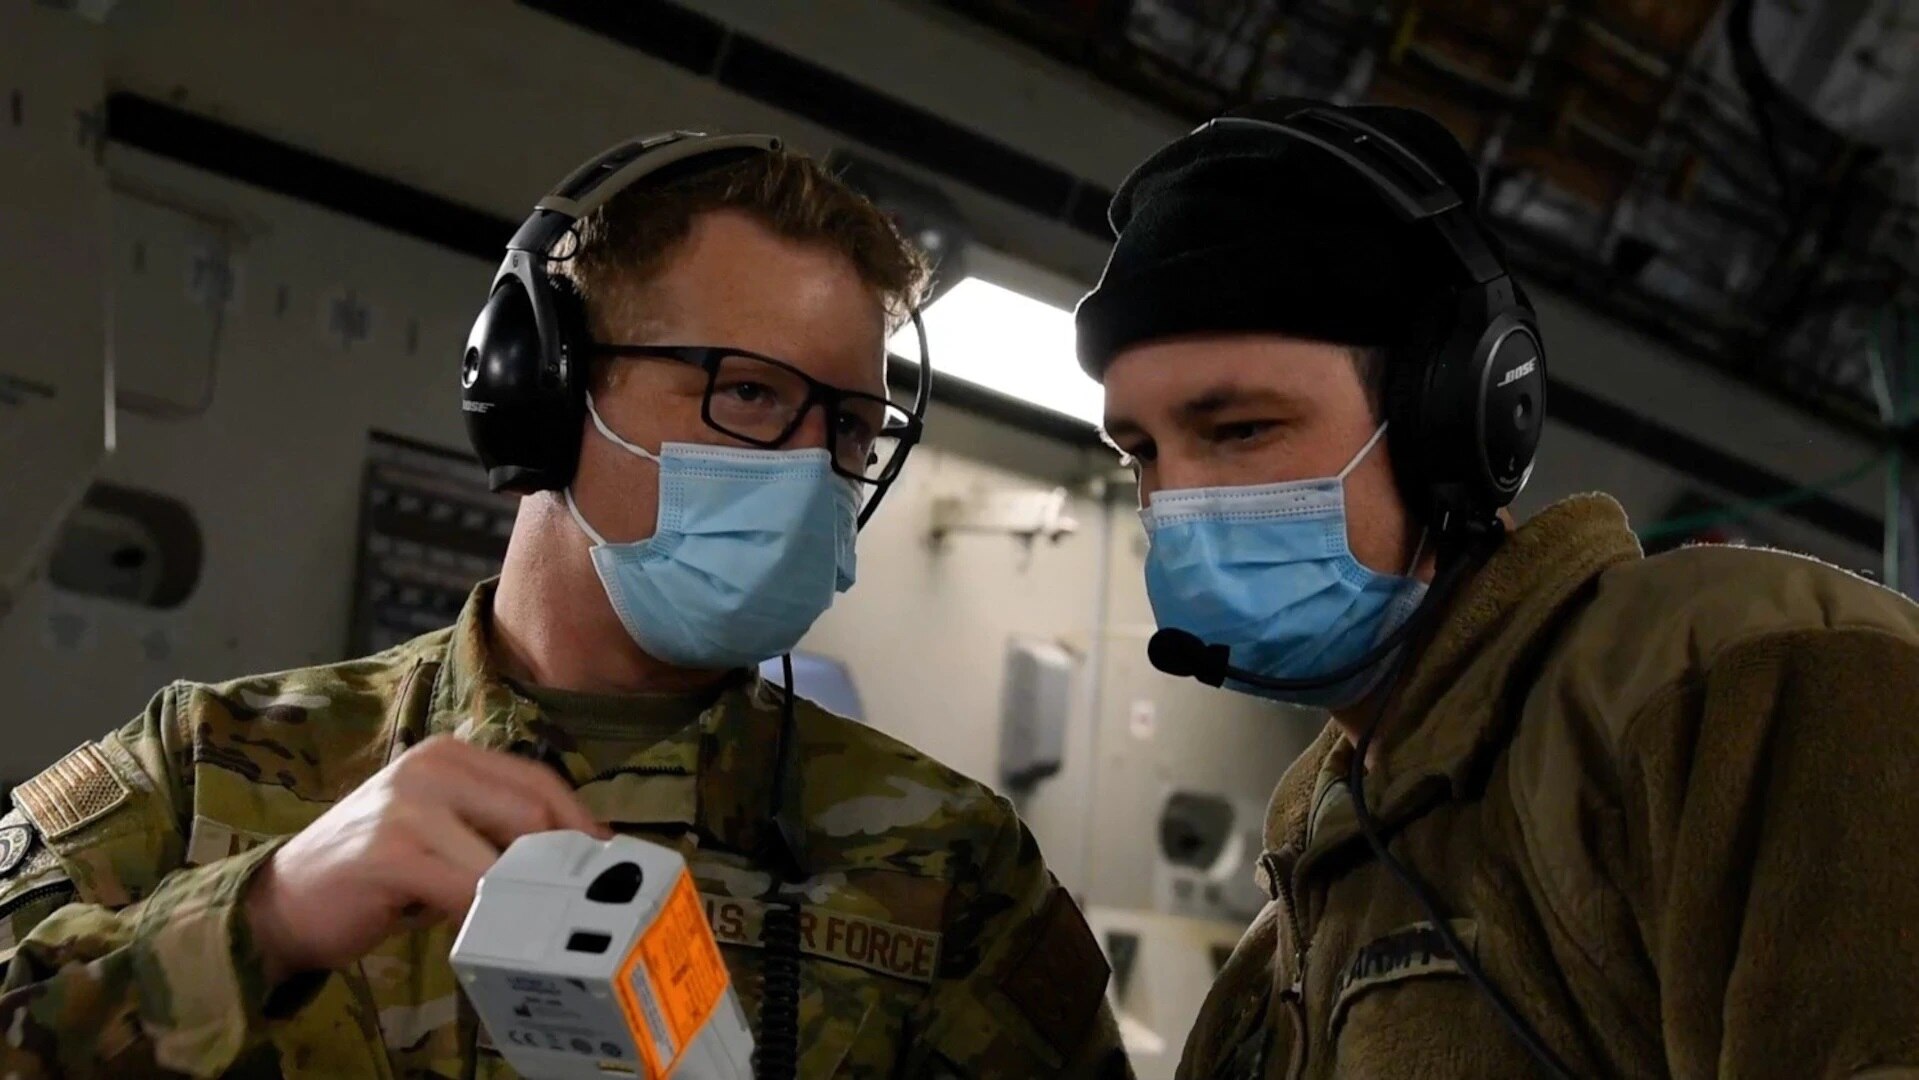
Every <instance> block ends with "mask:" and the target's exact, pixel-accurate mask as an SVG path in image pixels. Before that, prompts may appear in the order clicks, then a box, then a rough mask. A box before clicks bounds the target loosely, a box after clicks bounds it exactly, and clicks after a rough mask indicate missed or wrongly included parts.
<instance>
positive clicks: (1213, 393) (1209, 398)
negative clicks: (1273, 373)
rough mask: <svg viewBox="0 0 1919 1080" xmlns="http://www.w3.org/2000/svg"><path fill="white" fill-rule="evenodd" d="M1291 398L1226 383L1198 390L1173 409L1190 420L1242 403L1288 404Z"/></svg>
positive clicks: (1203, 418)
mask: <svg viewBox="0 0 1919 1080" xmlns="http://www.w3.org/2000/svg"><path fill="white" fill-rule="evenodd" d="M1292 400H1293V399H1292V398H1291V397H1289V396H1288V395H1286V394H1283V393H1280V392H1279V391H1277V390H1269V389H1266V388H1264V387H1257V386H1241V385H1238V384H1234V383H1227V384H1224V385H1220V386H1213V387H1208V388H1207V389H1205V390H1202V391H1200V392H1199V393H1197V394H1195V395H1193V396H1192V397H1190V398H1188V399H1186V400H1185V401H1184V402H1181V403H1180V405H1179V406H1178V407H1177V408H1175V409H1174V410H1173V411H1174V412H1175V413H1177V414H1179V417H1180V419H1182V420H1185V421H1187V422H1192V421H1195V420H1205V419H1208V418H1210V417H1211V416H1212V415H1213V414H1215V413H1220V412H1224V411H1226V410H1227V409H1232V408H1237V407H1240V406H1244V405H1289V404H1292Z"/></svg>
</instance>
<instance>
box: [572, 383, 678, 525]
mask: <svg viewBox="0 0 1919 1080" xmlns="http://www.w3.org/2000/svg"><path fill="white" fill-rule="evenodd" d="M586 415H588V416H590V417H592V418H593V426H594V427H595V428H597V429H599V432H600V434H601V435H602V436H605V438H606V440H607V441H608V442H610V443H612V444H613V445H615V446H617V447H619V448H620V449H622V450H625V451H626V452H627V453H629V454H633V455H635V456H637V457H642V458H645V459H646V460H648V461H650V462H652V463H653V464H655V465H659V464H662V462H661V461H660V456H659V455H658V454H655V453H654V452H653V451H651V450H648V449H647V448H646V447H644V446H639V445H637V444H634V443H630V442H627V441H626V440H625V439H622V438H620V437H619V436H618V435H617V434H615V433H614V431H613V429H612V428H610V427H607V426H606V421H604V420H602V419H600V410H598V409H596V408H594V407H593V395H592V394H588V395H586ZM565 494H566V509H567V512H568V513H570V514H572V515H573V521H574V522H575V523H576V524H578V525H579V527H580V531H581V532H584V533H585V534H586V535H587V537H588V538H589V539H591V540H592V541H593V546H594V547H605V546H606V537H604V536H601V535H600V533H599V530H597V529H595V528H594V527H593V526H591V525H588V524H587V523H586V515H585V514H582V513H580V504H579V503H577V502H575V501H574V500H573V485H571V484H568V485H567V486H566V492H565Z"/></svg>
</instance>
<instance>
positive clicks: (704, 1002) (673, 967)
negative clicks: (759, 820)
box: [619, 871, 728, 1080]
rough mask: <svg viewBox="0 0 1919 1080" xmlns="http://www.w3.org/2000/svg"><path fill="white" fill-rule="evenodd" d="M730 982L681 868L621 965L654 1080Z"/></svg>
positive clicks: (622, 984) (631, 1020)
mask: <svg viewBox="0 0 1919 1080" xmlns="http://www.w3.org/2000/svg"><path fill="white" fill-rule="evenodd" d="M727 983H728V976H727V973H726V963H725V961H723V960H721V959H720V947H719V945H718V944H717V943H716V942H715V941H714V940H713V930H712V928H711V927H710V926H708V925H707V922H706V912H705V911H704V910H703V909H702V908H701V906H700V896H699V893H698V892H696V891H695V890H694V888H693V878H692V875H690V874H688V873H686V872H685V871H681V872H680V876H679V880H677V881H675V882H674V883H673V887H672V889H671V890H669V891H668V892H667V895H666V903H665V904H664V905H663V906H662V907H661V908H660V913H659V915H658V916H657V917H656V918H655V919H654V920H653V925H652V926H649V927H647V928H646V932H645V933H643V934H641V935H640V940H639V941H638V942H637V943H636V944H635V945H634V947H633V951H632V952H631V953H629V954H628V955H627V958H626V962H625V963H623V964H621V965H620V981H619V999H620V1006H621V1009H622V1010H623V1011H624V1012H625V1013H626V1022H627V1027H628V1028H629V1029H631V1030H632V1032H633V1037H634V1041H635V1042H637V1043H639V1044H640V1056H641V1057H642V1058H644V1059H645V1061H646V1065H647V1073H646V1075H647V1076H648V1077H649V1080H652V1078H658V1077H664V1076H666V1074H667V1073H669V1072H671V1071H672V1069H673V1065H674V1064H675V1063H676V1062H677V1061H678V1060H679V1057H680V1055H681V1054H682V1053H684V1052H685V1051H686V1048H687V1047H688V1046H689V1045H691V1044H692V1042H693V1040H694V1039H695V1038H697V1037H698V1036H699V1033H700V1029H701V1028H702V1027H704V1026H705V1025H706V1021H707V1019H708V1018H709V1017H711V1016H712V1015H713V1010H715V1009H717V1008H718V1007H719V1004H720V999H721V998H722V997H724V996H725V995H726V988H727Z"/></svg>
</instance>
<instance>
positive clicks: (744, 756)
mask: <svg viewBox="0 0 1919 1080" xmlns="http://www.w3.org/2000/svg"><path fill="white" fill-rule="evenodd" d="M496 585H497V581H486V582H482V583H481V584H480V585H479V586H478V587H476V588H475V589H474V590H473V592H472V594H471V595H470V596H469V597H468V598H467V602H466V606H465V607H464V608H462V609H461V611H460V616H459V618H458V619H457V620H456V621H455V622H454V624H453V629H452V631H451V636H450V638H449V639H448V641H447V645H446V652H445V653H444V655H443V657H442V661H441V666H440V671H439V673H438V675H437V677H436V685H435V687H434V692H433V697H432V704H431V706H430V708H431V715H430V717H429V718H428V723H427V730H428V732H429V733H436V734H437V733H442V732H447V733H451V734H452V735H453V736H454V737H455V738H457V739H460V740H461V741H463V742H469V743H472V744H474V745H476V746H483V747H486V748H488V749H492V750H502V751H506V752H508V753H512V754H518V755H521V756H523V757H529V758H535V759H540V760H544V761H546V762H547V763H548V764H550V765H552V766H553V767H554V768H555V769H556V770H557V771H559V773H560V774H561V775H562V776H564V777H565V778H566V779H567V780H568V781H569V782H570V783H572V784H573V786H574V787H575V788H577V789H579V792H580V797H581V799H583V800H584V801H585V802H586V804H587V805H588V807H590V808H591V809H593V810H594V812H595V813H596V814H597V815H598V816H599V817H600V818H601V820H604V821H608V822H612V823H614V824H618V825H626V826H635V827H642V828H660V827H668V828H671V827H691V828H694V829H695V830H696V831H697V832H700V833H702V834H703V835H704V837H705V838H709V839H711V840H715V841H718V842H719V843H721V844H723V845H724V846H726V847H729V848H732V849H734V850H737V851H741V852H753V851H757V850H759V846H760V845H762V844H763V843H764V842H765V839H766V838H765V836H764V835H763V833H764V830H765V829H766V825H765V822H766V819H767V818H768V817H769V816H770V811H771V807H770V806H769V805H768V802H767V800H768V793H769V792H770V791H771V790H772V788H773V784H772V777H773V768H774V760H773V759H774V755H775V745H774V744H775V742H776V741H777V739H776V735H777V732H778V730H779V720H780V693H781V692H780V691H779V690H778V689H776V688H774V687H772V686H771V685H769V684H767V683H766V682H765V681H763V680H762V679H761V678H760V677H759V675H758V674H757V673H755V672H751V671H744V670H743V671H740V672H737V673H735V674H734V675H733V676H732V677H731V678H730V679H729V681H728V682H727V684H726V685H725V686H724V687H723V688H722V689H721V691H720V694H719V696H718V697H717V698H716V699H715V700H714V702H713V704H712V705H711V706H710V707H709V708H707V709H706V711H705V712H703V713H702V714H701V715H700V717H699V719H698V720H696V721H694V722H693V723H690V724H688V725H686V726H685V727H682V728H680V729H678V730H677V731H674V732H672V733H670V734H668V735H667V736H665V737H664V738H662V739H660V740H658V741H656V742H654V743H652V744H650V745H648V746H645V747H642V748H640V749H638V750H636V751H635V752H634V753H633V754H631V755H629V756H628V757H627V758H626V759H625V760H624V761H622V762H620V763H619V765H617V766H615V767H613V768H610V769H607V770H605V771H603V772H601V773H599V774H598V775H594V774H593V773H592V771H591V768H590V766H589V765H588V764H587V762H586V760H585V758H584V757H582V756H581V755H579V754H577V753H573V752H571V751H566V750H561V749H558V748H557V747H559V746H564V745H566V742H567V740H564V739H556V738H554V737H553V735H554V732H553V730H552V729H551V728H549V727H548V726H547V724H546V722H545V721H544V720H542V718H541V716H540V707H539V705H538V704H536V703H535V702H534V701H533V700H532V699H530V698H528V697H527V696H525V695H524V694H521V693H520V692H519V691H518V690H516V689H514V687H513V686H512V684H511V683H509V682H508V681H507V680H506V679H505V678H504V677H503V675H502V673H501V671H500V669H499V667H498V664H497V661H496V659H495V657H494V655H493V653H492V649H491V647H490V645H489V636H490V632H491V625H492V612H493V595H494V589H495V587H496ZM797 795H798V793H797V792H794V793H792V796H791V797H793V798H797Z"/></svg>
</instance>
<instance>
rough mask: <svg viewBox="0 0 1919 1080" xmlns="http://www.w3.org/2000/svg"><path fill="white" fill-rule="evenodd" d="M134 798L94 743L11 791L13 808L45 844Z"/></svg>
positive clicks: (91, 821)
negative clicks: (18, 810) (46, 840)
mask: <svg viewBox="0 0 1919 1080" xmlns="http://www.w3.org/2000/svg"><path fill="white" fill-rule="evenodd" d="M132 797H133V791H132V789H131V788H129V787H127V784H126V781H124V780H122V779H120V776H119V774H118V773H115V772H114V771H113V766H111V765H109V764H107V756H106V755H105V754H103V753H101V752H100V748H99V747H98V746H97V745H95V744H93V743H85V744H83V745H81V746H80V748H79V749H77V750H75V751H74V752H73V753H71V754H68V755H67V756H66V757H63V758H61V759H60V760H59V761H56V762H54V763H53V765H52V766H51V767H49V768H48V769H47V771H45V772H43V773H41V774H40V775H38V776H36V777H34V778H33V779H31V780H28V781H26V782H25V783H23V784H21V785H20V786H19V787H16V788H14V789H13V804H14V805H15V806H17V807H19V808H20V812H21V813H23V814H25V815H26V816H27V819H28V820H29V821H31V822H33V824H34V827H35V828H37V829H39V830H40V835H41V836H43V837H45V838H46V839H48V840H58V839H60V838H61V837H63V836H66V835H67V834H68V833H71V832H74V831H76V830H78V829H81V828H84V827H85V826H87V825H90V824H92V823H93V822H95V821H98V820H100V819H101V818H103V817H105V816H106V815H108V814H110V813H112V812H113V811H114V810H115V809H117V808H118V807H119V806H120V804H122V803H124V802H126V801H127V800H128V799H129V798H132Z"/></svg>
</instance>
